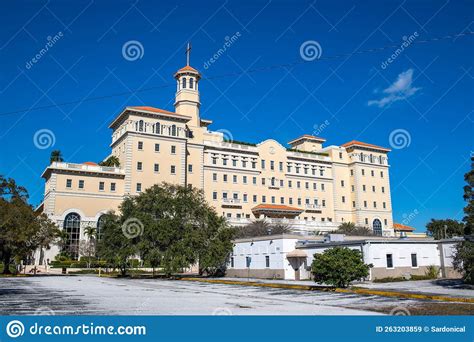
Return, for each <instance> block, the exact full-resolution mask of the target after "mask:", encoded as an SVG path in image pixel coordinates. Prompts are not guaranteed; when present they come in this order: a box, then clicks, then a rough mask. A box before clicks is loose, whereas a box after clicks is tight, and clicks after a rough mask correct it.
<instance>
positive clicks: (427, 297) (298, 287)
mask: <svg viewBox="0 0 474 342" xmlns="http://www.w3.org/2000/svg"><path fill="white" fill-rule="evenodd" d="M180 280H184V281H198V282H202V283H211V284H226V285H242V286H257V287H271V288H278V289H290V290H301V291H328V292H338V293H356V294H362V295H375V296H382V297H398V298H407V299H425V300H436V301H443V302H457V303H474V298H461V297H448V296H440V295H428V294H421V293H409V292H397V291H383V290H372V289H362V288H352V289H340V288H333V287H329V286H317V285H299V284H293V285H292V284H278V283H261V282H255V281H240V280H223V279H206V278H181V279H180Z"/></svg>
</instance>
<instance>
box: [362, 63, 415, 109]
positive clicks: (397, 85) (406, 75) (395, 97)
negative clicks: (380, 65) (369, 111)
mask: <svg viewBox="0 0 474 342" xmlns="http://www.w3.org/2000/svg"><path fill="white" fill-rule="evenodd" d="M412 82H413V69H408V70H407V71H404V72H402V73H401V74H399V75H398V77H397V80H396V81H395V82H393V83H392V84H391V85H390V86H389V87H388V88H386V89H384V90H383V93H384V94H386V96H385V97H382V98H381V99H380V100H370V101H369V102H368V103H367V104H368V105H369V106H372V105H376V106H378V107H380V108H382V107H385V106H387V105H390V104H392V103H394V102H397V101H400V100H405V99H407V98H409V97H410V96H413V95H415V93H416V92H417V91H418V90H420V89H421V88H416V87H413V86H412Z"/></svg>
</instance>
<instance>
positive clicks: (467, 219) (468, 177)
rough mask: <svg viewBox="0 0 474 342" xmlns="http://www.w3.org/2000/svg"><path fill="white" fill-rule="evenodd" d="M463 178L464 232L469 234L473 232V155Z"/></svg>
mask: <svg viewBox="0 0 474 342" xmlns="http://www.w3.org/2000/svg"><path fill="white" fill-rule="evenodd" d="M464 180H465V181H466V183H467V184H466V185H465V186H464V200H465V201H466V202H467V204H466V206H465V207H464V213H465V214H466V216H464V218H463V221H464V223H465V228H464V234H465V235H471V234H474V156H473V157H471V170H470V171H469V172H468V173H466V174H465V175H464Z"/></svg>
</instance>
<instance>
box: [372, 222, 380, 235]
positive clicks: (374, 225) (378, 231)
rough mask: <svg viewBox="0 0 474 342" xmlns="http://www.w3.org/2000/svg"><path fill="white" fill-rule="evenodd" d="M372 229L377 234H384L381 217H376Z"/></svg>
mask: <svg viewBox="0 0 474 342" xmlns="http://www.w3.org/2000/svg"><path fill="white" fill-rule="evenodd" d="M372 229H373V230H374V234H375V235H379V236H382V222H380V220H379V219H375V220H374V222H373V223H372Z"/></svg>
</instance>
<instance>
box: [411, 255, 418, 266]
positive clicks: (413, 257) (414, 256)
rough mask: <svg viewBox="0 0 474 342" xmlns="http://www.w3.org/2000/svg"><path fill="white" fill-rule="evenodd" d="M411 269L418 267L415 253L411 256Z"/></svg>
mask: <svg viewBox="0 0 474 342" xmlns="http://www.w3.org/2000/svg"><path fill="white" fill-rule="evenodd" d="M411 267H418V260H416V253H413V254H412V255H411Z"/></svg>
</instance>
